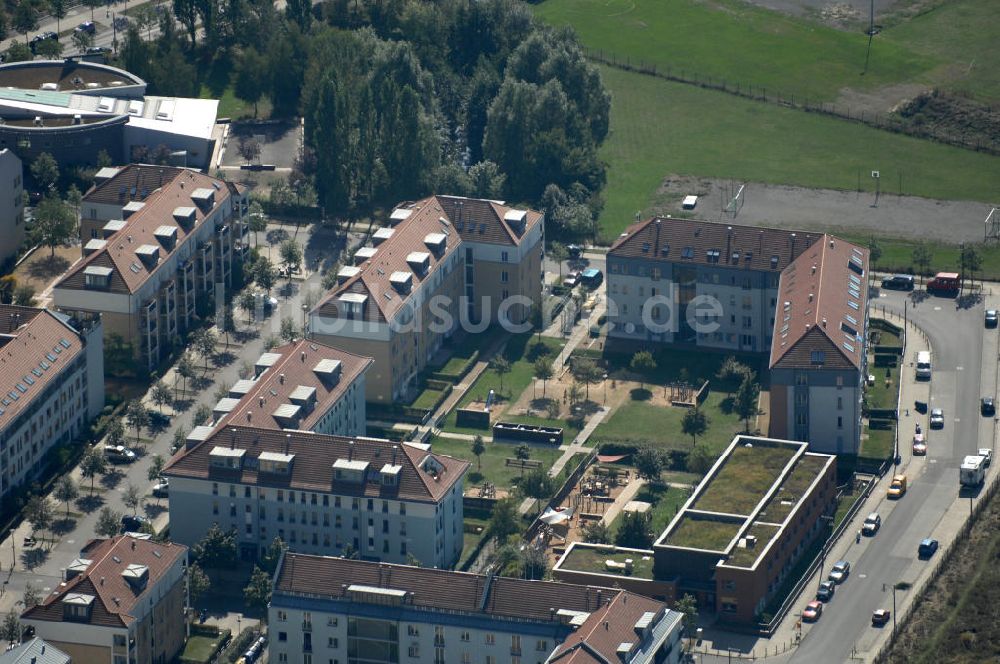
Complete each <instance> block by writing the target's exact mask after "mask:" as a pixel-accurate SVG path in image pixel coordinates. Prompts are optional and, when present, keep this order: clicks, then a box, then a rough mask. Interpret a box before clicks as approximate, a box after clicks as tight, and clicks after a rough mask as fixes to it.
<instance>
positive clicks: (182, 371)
mask: <svg viewBox="0 0 1000 664" xmlns="http://www.w3.org/2000/svg"><path fill="white" fill-rule="evenodd" d="M174 371H175V372H176V373H177V375H178V376H180V377H181V378H182V379H183V381H184V391H185V392H187V382H188V379H190V378H194V376H195V372H194V363H193V362H192V361H191V358H190V357H189V356H188V354H187V353H184V354H183V355H181V357H180V359H179V360H177V365H176V366H175V367H174ZM176 385H177V383H176V382H175V383H174V386H176Z"/></svg>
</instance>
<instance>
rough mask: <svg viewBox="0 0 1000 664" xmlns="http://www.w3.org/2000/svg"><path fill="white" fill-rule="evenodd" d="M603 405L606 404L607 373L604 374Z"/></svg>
mask: <svg viewBox="0 0 1000 664" xmlns="http://www.w3.org/2000/svg"><path fill="white" fill-rule="evenodd" d="M604 405H605V406H607V405H608V374H604Z"/></svg>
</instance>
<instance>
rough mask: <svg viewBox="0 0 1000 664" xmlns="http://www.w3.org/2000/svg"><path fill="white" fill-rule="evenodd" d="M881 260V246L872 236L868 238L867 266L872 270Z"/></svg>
mask: <svg viewBox="0 0 1000 664" xmlns="http://www.w3.org/2000/svg"><path fill="white" fill-rule="evenodd" d="M881 258H882V245H881V244H879V242H878V240H876V239H875V236H874V235H872V236H871V237H869V238H868V264H869V266H870V267H871V268H872V269H874V267H875V265H876V264H878V262H879V260H880V259H881Z"/></svg>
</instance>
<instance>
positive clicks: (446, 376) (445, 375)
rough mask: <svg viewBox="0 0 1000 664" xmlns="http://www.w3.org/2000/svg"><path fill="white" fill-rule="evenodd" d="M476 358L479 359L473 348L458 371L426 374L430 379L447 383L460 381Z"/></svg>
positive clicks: (476, 351) (477, 352)
mask: <svg viewBox="0 0 1000 664" xmlns="http://www.w3.org/2000/svg"><path fill="white" fill-rule="evenodd" d="M478 359H479V351H478V350H474V351H472V355H470V356H469V359H467V360H466V361H465V364H463V365H462V366H461V367H460V368H459V370H458V371H456V372H454V373H451V372H445V371H433V372H431V373H430V374H428V378H429V379H430V380H438V381H445V382H448V383H457V382H458V381H460V380H461V379H462V378H464V377H465V374H467V373H469V369H471V368H472V367H473V365H475V363H476V360H478Z"/></svg>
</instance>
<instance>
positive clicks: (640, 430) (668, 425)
mask: <svg viewBox="0 0 1000 664" xmlns="http://www.w3.org/2000/svg"><path fill="white" fill-rule="evenodd" d="M728 403H729V402H728V397H727V395H726V394H724V393H718V392H710V393H709V395H708V398H707V399H705V402H704V403H703V404H702V410H703V411H704V413H705V414H706V415H708V419H709V423H708V431H706V432H705V435H704V436H700V437H699V438H698V444H699V445H704V446H706V447H707V448H708V450H709V451H710V452H711V453H712V455H713V456H716V455H718V454H719V453H720V452H722V450H723V449H725V447H726V445H728V444H729V443H731V442H732V441H733V436H735V435H736V434H737V433H739V432H740V431H742V430H743V423H742V422H741V421H740V419H739V417H738V416H737V415H736V414H735V413H733V412H731V410H730V409H729V408H728ZM686 410H687V409H685V408H664V407H662V406H651V405H649V404H647V403H645V402H643V401H630V402H628V403H626V404H624V405H622V406H621V407H620V408H618V410H616V411H615V412H614V414H613V415H612V416H611V418H610V419H609V420H607V421H605V422H603V423H602V424H600V425H598V427H597V429H596V430H595V431H594V435H593V436H592V437H591V438H592V439H593V440H595V441H596V442H597V444H600V443H604V442H611V441H619V442H629V443H640V442H646V443H650V444H651V445H654V446H655V447H658V448H661V449H664V450H682V451H688V450H690V449H691V436H687V435H685V434H684V433H682V432H681V420H682V419H683V418H684V413H685V412H686Z"/></svg>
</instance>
